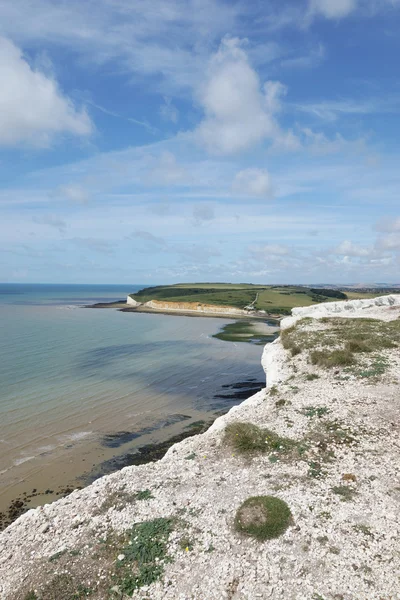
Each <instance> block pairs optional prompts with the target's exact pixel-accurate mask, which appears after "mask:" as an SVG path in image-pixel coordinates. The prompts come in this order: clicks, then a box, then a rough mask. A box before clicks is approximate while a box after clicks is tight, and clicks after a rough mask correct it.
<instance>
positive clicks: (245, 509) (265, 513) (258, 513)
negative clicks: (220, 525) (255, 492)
mask: <svg viewBox="0 0 400 600" xmlns="http://www.w3.org/2000/svg"><path fill="white" fill-rule="evenodd" d="M290 521H291V513H290V508H289V507H288V505H287V504H286V502H284V501H283V500H280V498H275V497H274V496H254V497H251V498H248V499H247V500H245V501H244V502H243V504H242V505H241V506H240V507H239V509H238V511H237V513H236V517H235V529H236V531H238V532H240V533H245V534H247V535H250V536H251V537H255V538H256V539H257V540H260V541H264V540H269V539H273V538H276V537H279V536H280V535H282V534H283V533H284V532H285V531H286V529H287V528H288V526H289V524H290Z"/></svg>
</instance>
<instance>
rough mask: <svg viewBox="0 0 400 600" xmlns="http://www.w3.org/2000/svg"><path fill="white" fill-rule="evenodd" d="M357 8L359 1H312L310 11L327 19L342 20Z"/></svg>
mask: <svg viewBox="0 0 400 600" xmlns="http://www.w3.org/2000/svg"><path fill="white" fill-rule="evenodd" d="M356 8H357V0H310V3H309V11H310V13H311V14H312V15H321V16H323V17H325V18H326V19H342V18H344V17H347V16H348V15H349V14H350V13H352V12H353V11H354V10H355V9H356Z"/></svg>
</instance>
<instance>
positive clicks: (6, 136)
mask: <svg viewBox="0 0 400 600" xmlns="http://www.w3.org/2000/svg"><path fill="white" fill-rule="evenodd" d="M0 80H1V83H2V89H1V95H0V145H3V146H18V145H21V144H27V145H30V146H36V147H39V148H40V147H47V146H49V145H50V144H51V142H52V140H53V138H54V137H55V136H56V135H59V134H71V135H76V136H88V135H90V134H91V133H92V131H93V125H92V123H91V120H90V118H89V116H88V115H87V113H86V111H85V110H83V109H82V110H77V108H76V107H75V106H74V104H73V102H72V101H71V100H70V99H69V98H67V97H66V96H64V95H63V94H62V92H61V90H60V89H59V87H58V85H57V82H56V81H55V80H54V79H53V78H51V76H49V75H46V74H44V73H43V72H40V71H38V70H34V69H33V68H32V67H31V66H30V65H29V64H28V62H27V61H26V60H25V58H24V57H23V55H22V52H21V50H20V49H19V48H17V46H15V45H14V44H13V43H12V42H10V41H9V40H7V39H5V38H0Z"/></svg>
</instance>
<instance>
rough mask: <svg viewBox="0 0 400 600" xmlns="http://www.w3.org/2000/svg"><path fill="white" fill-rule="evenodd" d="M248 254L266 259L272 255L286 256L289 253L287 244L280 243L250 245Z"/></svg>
mask: <svg viewBox="0 0 400 600" xmlns="http://www.w3.org/2000/svg"><path fill="white" fill-rule="evenodd" d="M249 251H250V254H251V255H253V256H254V257H257V258H259V259H263V260H268V258H269V257H270V256H271V255H273V256H287V255H288V254H290V251H289V248H288V247H287V246H282V245H281V244H266V245H265V246H251V247H250V248H249Z"/></svg>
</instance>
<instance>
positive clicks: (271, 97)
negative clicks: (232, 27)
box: [195, 37, 286, 154]
mask: <svg viewBox="0 0 400 600" xmlns="http://www.w3.org/2000/svg"><path fill="white" fill-rule="evenodd" d="M285 94H286V87H285V86H284V85H282V84H281V83H280V82H278V81H268V82H266V83H265V84H264V86H261V82H260V79H259V77H258V75H257V73H256V71H255V70H254V69H253V68H252V66H251V65H250V63H249V61H248V57H247V54H246V52H245V51H244V49H243V44H242V42H241V41H240V40H239V39H237V38H228V37H225V38H224V39H223V40H222V42H221V45H220V48H219V50H218V52H217V53H216V54H215V55H214V56H213V57H212V59H211V61H210V65H209V70H208V74H207V78H206V81H205V83H204V85H203V86H202V87H201V88H200V90H199V93H198V98H199V102H200V105H201V106H202V108H203V109H204V112H205V118H204V120H203V121H202V122H201V123H200V125H199V127H198V128H197V130H196V131H195V135H196V137H197V139H198V140H199V141H200V142H201V143H202V144H203V145H204V146H205V147H206V148H207V150H208V151H209V152H211V153H213V154H234V153H236V152H240V151H243V150H246V149H248V148H250V147H251V146H254V145H256V144H258V143H260V142H262V141H263V140H269V141H271V142H273V143H274V144H279V143H280V142H281V141H282V142H285V143H286V139H285V134H284V133H282V131H281V130H280V128H279V125H278V123H277V122H276V120H275V114H276V113H277V112H278V111H279V109H280V105H281V99H282V96H284V95H285Z"/></svg>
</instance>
